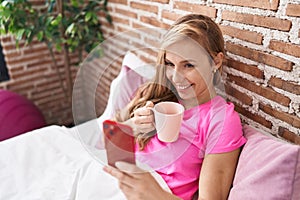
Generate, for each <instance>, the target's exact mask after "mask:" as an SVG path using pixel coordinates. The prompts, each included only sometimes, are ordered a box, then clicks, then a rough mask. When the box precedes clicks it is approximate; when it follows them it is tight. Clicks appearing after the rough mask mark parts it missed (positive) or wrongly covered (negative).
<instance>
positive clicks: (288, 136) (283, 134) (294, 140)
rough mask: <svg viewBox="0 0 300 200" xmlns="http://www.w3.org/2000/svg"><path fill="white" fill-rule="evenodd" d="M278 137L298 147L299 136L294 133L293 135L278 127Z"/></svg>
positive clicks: (299, 143) (299, 142)
mask: <svg viewBox="0 0 300 200" xmlns="http://www.w3.org/2000/svg"><path fill="white" fill-rule="evenodd" d="M278 135H280V136H281V137H283V138H284V139H286V140H288V141H290V142H292V143H294V144H298V145H300V136H299V135H297V134H296V133H293V132H291V131H289V130H287V129H286V128H283V127H279V129H278Z"/></svg>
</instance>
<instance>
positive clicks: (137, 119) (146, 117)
mask: <svg viewBox="0 0 300 200" xmlns="http://www.w3.org/2000/svg"><path fill="white" fill-rule="evenodd" d="M153 107H154V104H153V102H151V101H147V103H146V105H145V106H143V107H141V108H138V109H136V110H135V111H134V113H133V114H134V117H133V118H132V122H133V124H134V126H135V130H136V131H137V132H139V133H148V132H151V131H153V130H155V127H154V115H153V112H152V111H151V108H153ZM149 108H150V109H149Z"/></svg>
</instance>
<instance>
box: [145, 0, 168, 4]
mask: <svg viewBox="0 0 300 200" xmlns="http://www.w3.org/2000/svg"><path fill="white" fill-rule="evenodd" d="M148 1H152V2H158V3H164V4H168V3H169V2H170V0H148Z"/></svg>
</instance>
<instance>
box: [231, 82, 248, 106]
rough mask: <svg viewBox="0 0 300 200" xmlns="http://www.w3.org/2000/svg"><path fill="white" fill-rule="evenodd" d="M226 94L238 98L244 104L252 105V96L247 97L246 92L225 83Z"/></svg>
mask: <svg viewBox="0 0 300 200" xmlns="http://www.w3.org/2000/svg"><path fill="white" fill-rule="evenodd" d="M225 90H226V94H228V95H230V96H233V97H234V98H236V99H238V100H239V101H241V102H242V103H243V104H245V105H248V106H250V105H252V98H251V97H249V96H248V95H247V94H245V93H243V92H240V91H239V90H237V89H235V88H233V87H232V86H231V85H229V84H226V85H225Z"/></svg>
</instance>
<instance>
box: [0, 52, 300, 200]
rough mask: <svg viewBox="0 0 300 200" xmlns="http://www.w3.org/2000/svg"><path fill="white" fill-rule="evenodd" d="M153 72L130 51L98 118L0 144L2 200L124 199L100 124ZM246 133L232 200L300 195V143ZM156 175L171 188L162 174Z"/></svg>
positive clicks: (255, 131)
mask: <svg viewBox="0 0 300 200" xmlns="http://www.w3.org/2000/svg"><path fill="white" fill-rule="evenodd" d="M138 66H143V67H142V70H140V68H139V67H138ZM145 70H146V71H145ZM129 73H130V74H131V75H130V76H128V74H129ZM153 75H154V69H153V68H151V66H148V65H146V64H145V63H143V62H142V61H141V60H139V59H138V58H137V57H136V56H135V55H134V54H133V53H131V52H128V53H127V54H126V55H125V57H124V59H123V63H122V69H121V72H120V74H119V75H118V77H117V78H116V79H114V81H113V82H112V84H111V86H110V91H111V92H110V95H109V99H108V103H107V107H106V109H105V111H104V113H103V114H102V115H101V116H100V117H98V118H94V119H91V120H89V121H87V122H85V123H82V124H80V125H76V126H75V127H73V128H67V127H64V126H56V125H52V126H47V127H44V128H40V129H36V130H34V131H30V132H27V133H25V134H22V135H19V136H17V137H13V138H11V139H8V140H4V141H2V142H0V152H1V156H0V169H1V170H0V178H1V182H0V200H20V199H22V200H47V199H49V200H71V199H76V200H87V199H88V200H94V199H95V200H96V199H97V200H99V199H101V200H106V199H108V200H122V199H125V197H124V195H123V193H122V192H121V191H120V190H119V189H118V183H117V181H116V179H115V178H113V177H111V176H110V175H108V174H106V173H104V172H103V170H102V168H103V166H104V165H105V164H106V162H107V161H106V152H105V149H104V148H103V141H102V139H101V138H102V137H101V136H102V129H101V127H102V126H101V124H102V122H103V121H104V120H105V119H109V118H110V117H111V116H112V115H113V114H114V113H115V111H116V110H118V109H120V108H122V107H123V106H124V105H126V103H127V102H128V101H129V100H130V98H131V97H132V94H133V93H134V91H135V89H136V86H137V85H139V84H141V83H143V82H144V81H146V80H148V79H149V78H150V77H151V76H153ZM132 80H134V81H136V82H135V83H132ZM131 84H133V85H134V86H135V87H132V85H131ZM116 88H118V89H120V88H121V89H120V90H116ZM120 91H121V92H120ZM244 133H245V137H246V138H247V139H248V142H247V143H246V145H245V146H244V147H243V150H242V152H241V155H240V158H239V162H238V166H237V170H236V174H235V178H234V182H233V186H232V188H231V191H230V195H229V198H228V199H230V200H240V199H249V200H250V199H280V200H283V199H286V200H289V199H292V200H298V199H300V192H299V191H300V146H298V145H294V144H290V143H288V142H285V141H283V140H280V139H277V138H275V137H273V136H271V135H270V134H268V133H264V132H263V131H261V130H258V129H255V128H254V127H251V126H249V125H244ZM139 165H140V166H141V167H147V166H144V165H142V164H139ZM152 174H153V176H154V177H155V178H156V179H157V181H158V182H159V183H160V185H161V186H162V187H163V188H164V189H165V190H168V191H169V189H168V186H167V185H166V184H165V182H164V181H163V180H162V178H161V177H160V176H158V175H157V174H156V173H155V172H152Z"/></svg>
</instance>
